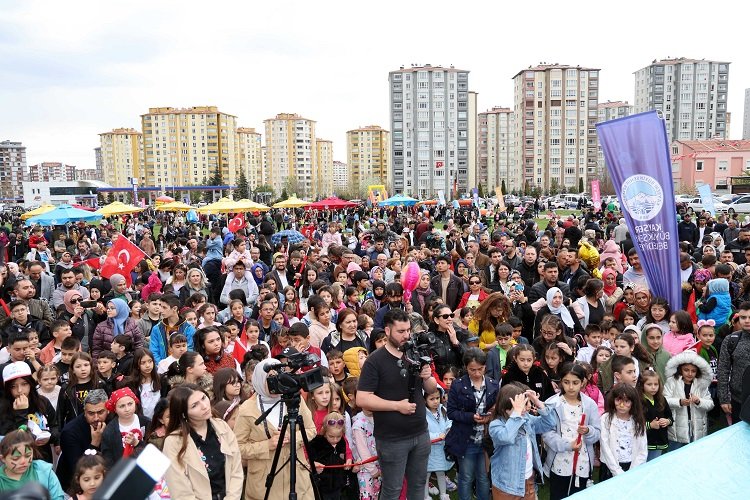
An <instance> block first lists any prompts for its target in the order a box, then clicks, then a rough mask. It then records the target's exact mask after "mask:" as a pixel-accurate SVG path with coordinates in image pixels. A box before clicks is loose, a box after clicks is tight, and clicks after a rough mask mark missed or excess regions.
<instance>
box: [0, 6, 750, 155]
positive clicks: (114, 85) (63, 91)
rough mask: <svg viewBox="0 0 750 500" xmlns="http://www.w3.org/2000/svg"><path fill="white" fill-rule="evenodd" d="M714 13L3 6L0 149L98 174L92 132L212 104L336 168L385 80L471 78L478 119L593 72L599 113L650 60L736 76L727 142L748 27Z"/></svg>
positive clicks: (372, 118) (741, 83)
mask: <svg viewBox="0 0 750 500" xmlns="http://www.w3.org/2000/svg"><path fill="white" fill-rule="evenodd" d="M712 5H715V6H717V8H718V4H711V3H708V2H695V1H692V0H689V1H680V2H678V1H676V0H664V1H661V2H654V1H643V0H631V1H629V2H627V3H622V4H620V3H612V2H601V1H598V2H596V1H589V0H580V1H576V0H568V1H567V2H561V1H559V0H558V1H550V0H537V1H535V2H512V1H506V2H477V1H464V2H455V1H443V0H433V1H429V2H427V1H391V0H381V1H379V2H351V1H350V2H345V1H339V0H328V1H318V2H310V1H283V0H276V1H270V2H257V1H236V2H234V1H214V2H205V1H200V2H198V1H191V0H183V1H171V0H170V1H162V0H151V1H140V0H131V1H127V2H123V1H110V2H100V1H83V0H82V1H75V2H50V1H35V0H21V1H15V0H0V140H6V139H7V140H14V141H21V142H23V144H24V145H25V146H26V147H27V161H28V164H29V165H34V164H36V163H39V162H42V161H59V162H63V163H67V164H73V165H76V166H78V167H79V168H93V167H94V163H95V162H94V152H93V149H94V148H95V147H97V146H98V145H99V136H98V134H99V133H102V132H106V131H109V130H112V129H113V128H118V127H132V128H136V129H140V123H141V122H140V115H141V114H143V113H146V112H148V108H149V107H162V106H171V107H175V108H184V107H191V106H202V105H214V106H218V107H219V109H220V110H221V111H222V112H225V113H229V114H232V115H235V116H237V117H238V125H240V126H244V127H255V128H256V129H257V130H260V131H261V132H262V131H263V120H265V119H268V118H272V117H274V116H275V115H276V114H278V113H297V114H299V115H301V116H303V117H305V118H308V119H311V120H315V121H316V122H317V125H316V133H317V136H318V137H321V138H325V139H329V140H332V141H333V143H334V158H335V159H336V160H339V161H346V131H347V130H350V129H353V128H357V127H359V126H365V125H380V126H382V127H383V128H386V129H387V128H389V113H388V105H389V103H388V72H389V71H393V70H396V69H398V68H399V67H400V66H401V65H404V66H406V67H409V66H410V65H411V64H414V63H416V64H420V65H424V64H432V65H433V66H437V65H442V66H449V65H451V64H453V65H454V66H455V67H456V68H459V69H463V70H469V71H470V74H469V88H470V90H473V91H475V92H477V93H478V111H480V112H481V111H484V110H487V109H490V108H492V107H493V106H506V107H512V105H513V85H512V80H511V79H512V77H513V75H515V74H516V73H518V72H519V71H521V70H523V69H525V68H527V67H529V66H532V65H536V64H538V63H540V62H547V63H560V64H569V65H573V66H577V65H580V66H584V67H591V68H600V69H601V72H600V85H599V87H600V92H599V101H600V102H606V101H607V100H611V101H617V100H627V101H629V102H630V103H631V104H632V103H633V100H634V97H633V94H634V77H633V72H634V71H636V70H638V69H640V68H643V67H645V66H647V65H648V64H650V63H651V62H652V61H653V60H654V59H663V58H666V57H688V58H695V59H703V58H705V59H712V60H722V61H728V62H730V63H731V65H730V70H729V96H728V107H729V111H730V112H731V113H732V124H731V129H730V138H740V137H741V135H742V114H743V113H742V111H743V99H744V89H745V88H746V87H750V60H749V58H748V56H747V55H745V56H743V54H747V40H746V36H747V29H748V26H747V20H746V16H744V15H740V14H741V12H740V10H737V9H731V8H730V9H723V10H722V11H721V12H718V11H717V12H715V13H714V12H712V11H711V6H712Z"/></svg>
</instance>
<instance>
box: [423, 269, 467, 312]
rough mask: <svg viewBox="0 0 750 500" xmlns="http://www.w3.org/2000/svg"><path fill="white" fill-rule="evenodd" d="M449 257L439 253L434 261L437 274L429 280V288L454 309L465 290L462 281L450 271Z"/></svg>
mask: <svg viewBox="0 0 750 500" xmlns="http://www.w3.org/2000/svg"><path fill="white" fill-rule="evenodd" d="M450 265H451V258H450V257H448V256H447V255H441V256H440V257H438V258H437V260H436V262H435V268H436V270H437V273H438V274H437V276H435V277H434V278H432V279H431V280H430V288H432V290H433V291H434V292H435V293H436V294H437V296H438V297H441V298H442V299H443V303H444V304H446V305H447V306H448V307H450V308H451V311H455V310H456V308H457V307H458V304H459V303H460V302H461V298H462V297H463V295H464V292H466V286H465V285H464V281H463V280H462V279H461V278H459V277H458V276H456V275H455V274H453V272H451V268H450Z"/></svg>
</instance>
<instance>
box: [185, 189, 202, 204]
mask: <svg viewBox="0 0 750 500" xmlns="http://www.w3.org/2000/svg"><path fill="white" fill-rule="evenodd" d="M204 185H205V184H204ZM188 193H189V195H188V196H190V204H191V205H195V204H196V203H199V202H200V201H201V200H202V199H203V191H201V190H200V189H191V190H190V191H188Z"/></svg>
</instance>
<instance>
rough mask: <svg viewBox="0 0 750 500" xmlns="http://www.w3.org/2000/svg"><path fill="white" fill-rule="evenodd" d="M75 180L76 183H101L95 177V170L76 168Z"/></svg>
mask: <svg viewBox="0 0 750 500" xmlns="http://www.w3.org/2000/svg"><path fill="white" fill-rule="evenodd" d="M75 180H77V181H101V179H100V178H98V177H97V172H96V169H95V168H77V169H76V178H75Z"/></svg>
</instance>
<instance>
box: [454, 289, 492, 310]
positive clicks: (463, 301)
mask: <svg viewBox="0 0 750 500" xmlns="http://www.w3.org/2000/svg"><path fill="white" fill-rule="evenodd" d="M488 296H489V294H488V293H487V292H485V291H484V290H482V289H480V290H479V302H483V301H484V299H486V298H487V297H488ZM469 297H471V292H466V293H464V295H463V297H461V302H459V303H458V310H459V311H460V310H461V309H462V308H463V307H464V306H466V303H467V302H469Z"/></svg>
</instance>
